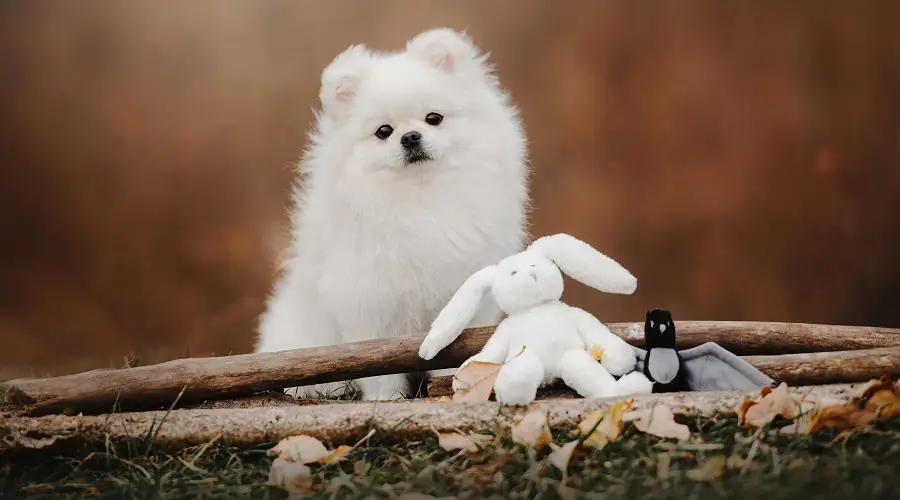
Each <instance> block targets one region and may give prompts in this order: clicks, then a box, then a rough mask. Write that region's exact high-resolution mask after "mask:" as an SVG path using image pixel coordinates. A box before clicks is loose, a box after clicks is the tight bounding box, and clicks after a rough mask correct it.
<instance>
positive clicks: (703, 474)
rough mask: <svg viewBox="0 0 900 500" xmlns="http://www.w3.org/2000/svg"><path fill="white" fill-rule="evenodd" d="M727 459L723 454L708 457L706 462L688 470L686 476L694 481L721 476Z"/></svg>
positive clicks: (708, 479) (711, 479)
mask: <svg viewBox="0 0 900 500" xmlns="http://www.w3.org/2000/svg"><path fill="white" fill-rule="evenodd" d="M726 462H727V459H726V458H725V456H724V455H717V456H715V457H713V458H710V459H709V460H707V461H706V462H703V464H701V465H700V467H697V468H696V469H694V470H689V471H688V472H687V476H688V477H689V478H691V479H693V480H694V481H713V480H715V479H718V478H720V477H722V474H724V473H725V464H726Z"/></svg>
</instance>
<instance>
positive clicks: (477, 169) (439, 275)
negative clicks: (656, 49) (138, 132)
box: [256, 28, 528, 400]
mask: <svg viewBox="0 0 900 500" xmlns="http://www.w3.org/2000/svg"><path fill="white" fill-rule="evenodd" d="M319 99H320V100H321V104H322V109H321V111H319V112H317V113H316V126H315V129H314V131H313V132H312V133H311V135H310V140H309V147H308V149H307V150H306V152H305V154H304V155H303V157H302V160H301V162H300V168H299V170H300V176H301V178H302V181H303V182H302V184H301V183H299V182H298V184H297V186H296V188H295V190H294V196H293V202H294V206H293V212H292V220H291V222H292V233H291V237H292V243H291V247H290V252H289V256H288V258H287V259H286V261H285V262H284V263H283V269H282V276H281V277H280V278H279V281H278V282H277V283H276V285H275V287H274V291H273V293H272V295H271V297H270V298H269V300H268V303H267V310H266V311H265V312H264V313H263V315H262V317H261V318H260V325H259V339H258V343H257V346H256V351H257V352H274V351H281V350H287V349H298V348H305V347H316V346H323V345H333V344H340V343H344V342H353V341H359V340H367V339H373V338H380V337H389V336H394V335H404V334H410V333H424V332H427V331H428V329H429V327H430V325H431V323H432V322H433V321H434V319H435V318H436V317H437V315H438V313H439V312H440V311H441V309H442V308H443V307H444V306H445V305H446V304H447V301H449V300H450V298H451V297H452V296H453V294H454V293H455V292H456V290H457V289H458V288H459V287H460V286H461V285H462V284H463V282H464V281H465V280H466V278H468V277H469V276H470V275H471V274H472V273H474V272H475V271H477V270H479V269H481V268H482V267H484V266H487V265H489V264H493V263H496V262H498V261H500V260H501V259H503V258H504V257H507V256H509V255H512V254H515V253H517V252H520V251H521V250H522V249H523V245H524V243H525V239H526V227H525V226H526V218H527V208H528V187H527V184H528V182H527V180H528V167H527V162H526V139H525V135H524V131H523V127H522V124H521V122H520V120H519V116H518V111H517V109H516V108H515V107H514V105H513V104H512V103H511V102H510V100H509V97H508V95H507V94H506V92H504V91H503V90H502V89H501V88H500V86H499V82H498V80H497V78H496V77H495V76H494V74H493V69H492V68H491V66H490V65H489V64H488V62H487V56H486V55H485V54H482V53H481V52H480V51H479V49H478V48H477V47H476V46H475V45H474V44H473V43H472V41H471V39H470V38H469V37H468V36H467V35H465V34H463V33H460V32H456V31H453V30H451V29H447V28H442V29H435V30H430V31H426V32H423V33H421V34H419V35H418V36H416V37H414V38H412V39H411V40H409V41H408V42H407V44H406V49H405V50H403V51H397V52H375V51H372V50H370V49H368V48H367V47H365V46H364V45H354V46H351V47H349V48H348V49H346V50H345V51H344V52H343V53H341V54H340V55H338V56H337V57H336V58H335V59H334V60H333V61H332V62H331V63H330V64H329V65H328V67H327V68H326V69H325V71H324V72H323V73H322V86H321V90H320V92H319ZM501 316H502V313H501V312H500V310H499V309H498V308H497V306H496V304H494V303H493V299H491V298H490V297H487V298H486V300H485V302H484V303H483V304H482V306H481V308H480V309H479V311H478V313H477V314H476V316H475V317H474V318H473V320H472V323H471V326H485V325H495V324H497V323H498V322H499V320H500V319H501ZM442 372H443V371H442ZM449 373H452V370H450V371H449ZM356 384H357V385H358V386H359V388H360V390H361V392H362V397H363V399H366V400H385V399H397V398H401V397H406V396H410V390H411V389H412V388H411V387H410V383H409V377H408V376H406V375H403V374H400V375H388V376H381V377H370V378H363V379H360V380H357V381H356ZM346 386H347V384H346V383H332V384H320V385H311V386H305V387H295V388H290V389H286V392H287V393H288V394H292V395H294V396H295V397H300V398H312V397H318V396H320V395H326V396H328V395H330V396H334V395H339V394H341V392H342V391H343V390H344V388H345V387H346Z"/></svg>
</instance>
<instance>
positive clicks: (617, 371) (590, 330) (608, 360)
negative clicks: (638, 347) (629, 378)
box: [569, 306, 637, 376]
mask: <svg viewBox="0 0 900 500" xmlns="http://www.w3.org/2000/svg"><path fill="white" fill-rule="evenodd" d="M569 314H571V315H572V316H573V317H574V319H575V325H576V328H577V329H578V335H580V336H581V340H582V341H584V346H585V348H590V347H591V346H593V345H598V346H600V348H601V349H603V356H602V357H601V358H600V363H601V364H602V365H603V366H604V367H605V368H606V369H607V370H609V372H610V373H611V374H613V375H616V376H619V375H624V374H626V373H629V372H631V371H633V370H634V367H635V366H636V364H637V357H636V356H635V354H634V350H633V349H632V348H631V346H630V345H629V344H628V343H627V342H625V341H624V340H622V339H621V338H620V337H619V336H617V335H616V334H614V333H613V332H611V331H609V328H607V327H606V325H604V324H603V323H601V322H600V320H598V319H597V318H595V317H594V315H593V314H591V313H589V312H587V311H585V310H583V309H579V308H577V307H572V306H569Z"/></svg>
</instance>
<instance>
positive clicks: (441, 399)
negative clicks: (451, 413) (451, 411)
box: [438, 396, 453, 403]
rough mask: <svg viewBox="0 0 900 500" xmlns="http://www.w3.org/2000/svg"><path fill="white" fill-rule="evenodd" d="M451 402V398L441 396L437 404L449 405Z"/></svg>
mask: <svg viewBox="0 0 900 500" xmlns="http://www.w3.org/2000/svg"><path fill="white" fill-rule="evenodd" d="M452 401H453V398H451V397H450V396H441V397H439V398H438V403H450V402H452Z"/></svg>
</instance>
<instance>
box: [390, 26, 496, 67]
mask: <svg viewBox="0 0 900 500" xmlns="http://www.w3.org/2000/svg"><path fill="white" fill-rule="evenodd" d="M406 52H408V53H409V54H412V55H414V56H417V57H421V58H423V59H425V60H426V61H428V63H429V64H431V65H432V66H434V67H435V68H437V69H439V70H441V71H446V72H447V73H450V74H454V75H457V74H469V73H475V74H483V73H484V70H485V61H486V59H487V56H486V55H484V54H482V53H481V51H480V50H478V47H476V46H475V44H474V43H473V42H472V39H471V38H469V36H468V35H467V34H465V33H463V32H459V31H454V30H452V29H450V28H438V29H433V30H429V31H425V32H423V33H420V34H419V35H416V36H415V37H413V38H412V39H411V40H409V41H408V42H407V43H406Z"/></svg>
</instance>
